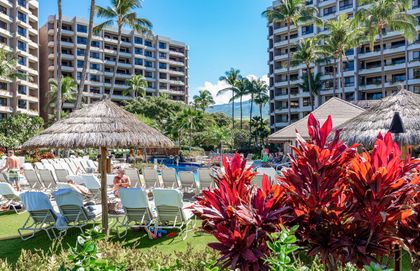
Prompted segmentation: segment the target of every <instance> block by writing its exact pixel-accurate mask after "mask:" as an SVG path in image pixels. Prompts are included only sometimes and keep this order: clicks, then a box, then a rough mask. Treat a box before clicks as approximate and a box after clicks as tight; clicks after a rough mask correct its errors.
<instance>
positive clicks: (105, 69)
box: [39, 16, 188, 109]
mask: <svg viewBox="0 0 420 271" xmlns="http://www.w3.org/2000/svg"><path fill="white" fill-rule="evenodd" d="M57 22H58V20H57V18H56V16H50V17H49V18H48V22H47V23H46V24H45V25H44V26H43V27H41V28H40V30H39V33H40V59H41V62H40V63H41V65H40V74H41V84H40V89H41V97H42V99H45V100H44V101H43V102H42V103H45V102H46V99H47V97H46V92H48V89H49V86H48V80H49V79H50V78H56V75H57V65H59V63H57V40H56V39H57V25H58V23H57ZM88 23H89V22H88V20H86V19H82V18H79V17H72V18H70V17H65V16H63V23H62V31H61V33H62V38H61V52H62V61H61V69H62V74H63V76H69V77H72V78H74V79H75V80H77V82H78V83H79V82H80V79H81V74H82V68H83V64H84V56H85V50H86V43H87V36H88V33H87V32H88ZM117 44H118V35H117V30H116V29H113V28H106V29H104V30H103V31H102V32H100V33H99V34H96V35H93V40H92V44H91V52H90V58H89V63H90V65H89V66H88V70H87V73H88V76H87V80H86V83H85V89H84V97H85V101H87V102H88V103H91V102H93V101H97V100H100V99H101V98H102V96H103V95H104V94H109V92H110V88H111V81H112V76H113V70H114V67H115V65H117V75H116V80H115V88H114V93H113V96H112V97H111V98H112V99H113V100H114V101H116V102H119V101H122V100H126V99H131V96H130V95H123V93H124V89H126V88H128V85H127V84H126V80H127V79H130V78H131V76H132V75H133V74H141V75H143V76H144V77H145V79H146V80H147V82H148V88H147V90H146V94H147V95H149V96H151V95H158V94H159V93H164V94H167V95H168V96H169V97H170V98H171V99H173V100H176V101H182V102H187V101H188V47H187V45H186V44H185V43H183V42H178V41H174V40H172V39H170V38H167V37H162V36H159V35H143V34H141V33H138V32H136V31H133V30H130V31H129V30H123V33H122V42H121V48H120V58H119V62H118V63H117V64H116V63H115V61H116V50H117ZM72 107H73V104H64V109H66V108H67V109H70V108H72Z"/></svg>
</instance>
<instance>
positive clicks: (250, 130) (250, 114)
mask: <svg viewBox="0 0 420 271" xmlns="http://www.w3.org/2000/svg"><path fill="white" fill-rule="evenodd" d="M253 105H254V93H251V108H250V110H249V147H250V148H251V141H252V135H251V134H252V126H251V121H252V109H253Z"/></svg>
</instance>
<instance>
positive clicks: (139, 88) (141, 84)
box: [123, 74, 147, 98]
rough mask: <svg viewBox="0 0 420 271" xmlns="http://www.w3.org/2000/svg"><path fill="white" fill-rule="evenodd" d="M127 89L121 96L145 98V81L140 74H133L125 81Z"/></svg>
mask: <svg viewBox="0 0 420 271" xmlns="http://www.w3.org/2000/svg"><path fill="white" fill-rule="evenodd" d="M126 83H127V84H128V88H127V89H124V91H123V95H127V94H130V95H131V96H132V97H134V98H136V97H137V95H139V96H140V97H145V96H146V88H147V81H146V79H145V78H144V76H143V75H141V74H133V75H132V76H131V78H130V79H128V80H127V81H126Z"/></svg>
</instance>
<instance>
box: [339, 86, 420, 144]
mask: <svg viewBox="0 0 420 271" xmlns="http://www.w3.org/2000/svg"><path fill="white" fill-rule="evenodd" d="M395 112H399V115H400V117H401V119H402V121H403V123H404V128H405V133H401V134H399V136H398V141H399V143H400V144H401V145H405V146H410V145H419V144H420V95H418V94H415V93H413V92H410V91H407V90H404V89H401V90H400V91H399V92H397V93H395V94H394V95H392V96H389V97H386V98H383V99H382V100H380V101H379V102H378V103H376V104H374V105H372V107H371V108H369V109H368V110H366V111H365V112H363V113H362V114H360V115H358V116H356V117H355V118H353V119H351V120H349V121H347V122H345V123H343V124H342V125H340V126H338V127H337V128H336V129H342V132H341V138H342V139H343V141H344V142H346V143H347V144H353V143H360V144H362V145H363V146H365V147H366V148H370V147H372V146H373V144H374V142H375V140H376V137H377V136H378V134H379V133H382V134H384V133H386V132H388V131H389V129H390V127H391V122H392V119H393V117H394V114H395Z"/></svg>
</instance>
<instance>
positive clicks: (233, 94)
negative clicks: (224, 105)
mask: <svg viewBox="0 0 420 271" xmlns="http://www.w3.org/2000/svg"><path fill="white" fill-rule="evenodd" d="M234 97H235V92H233V90H232V129H235V99H234Z"/></svg>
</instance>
